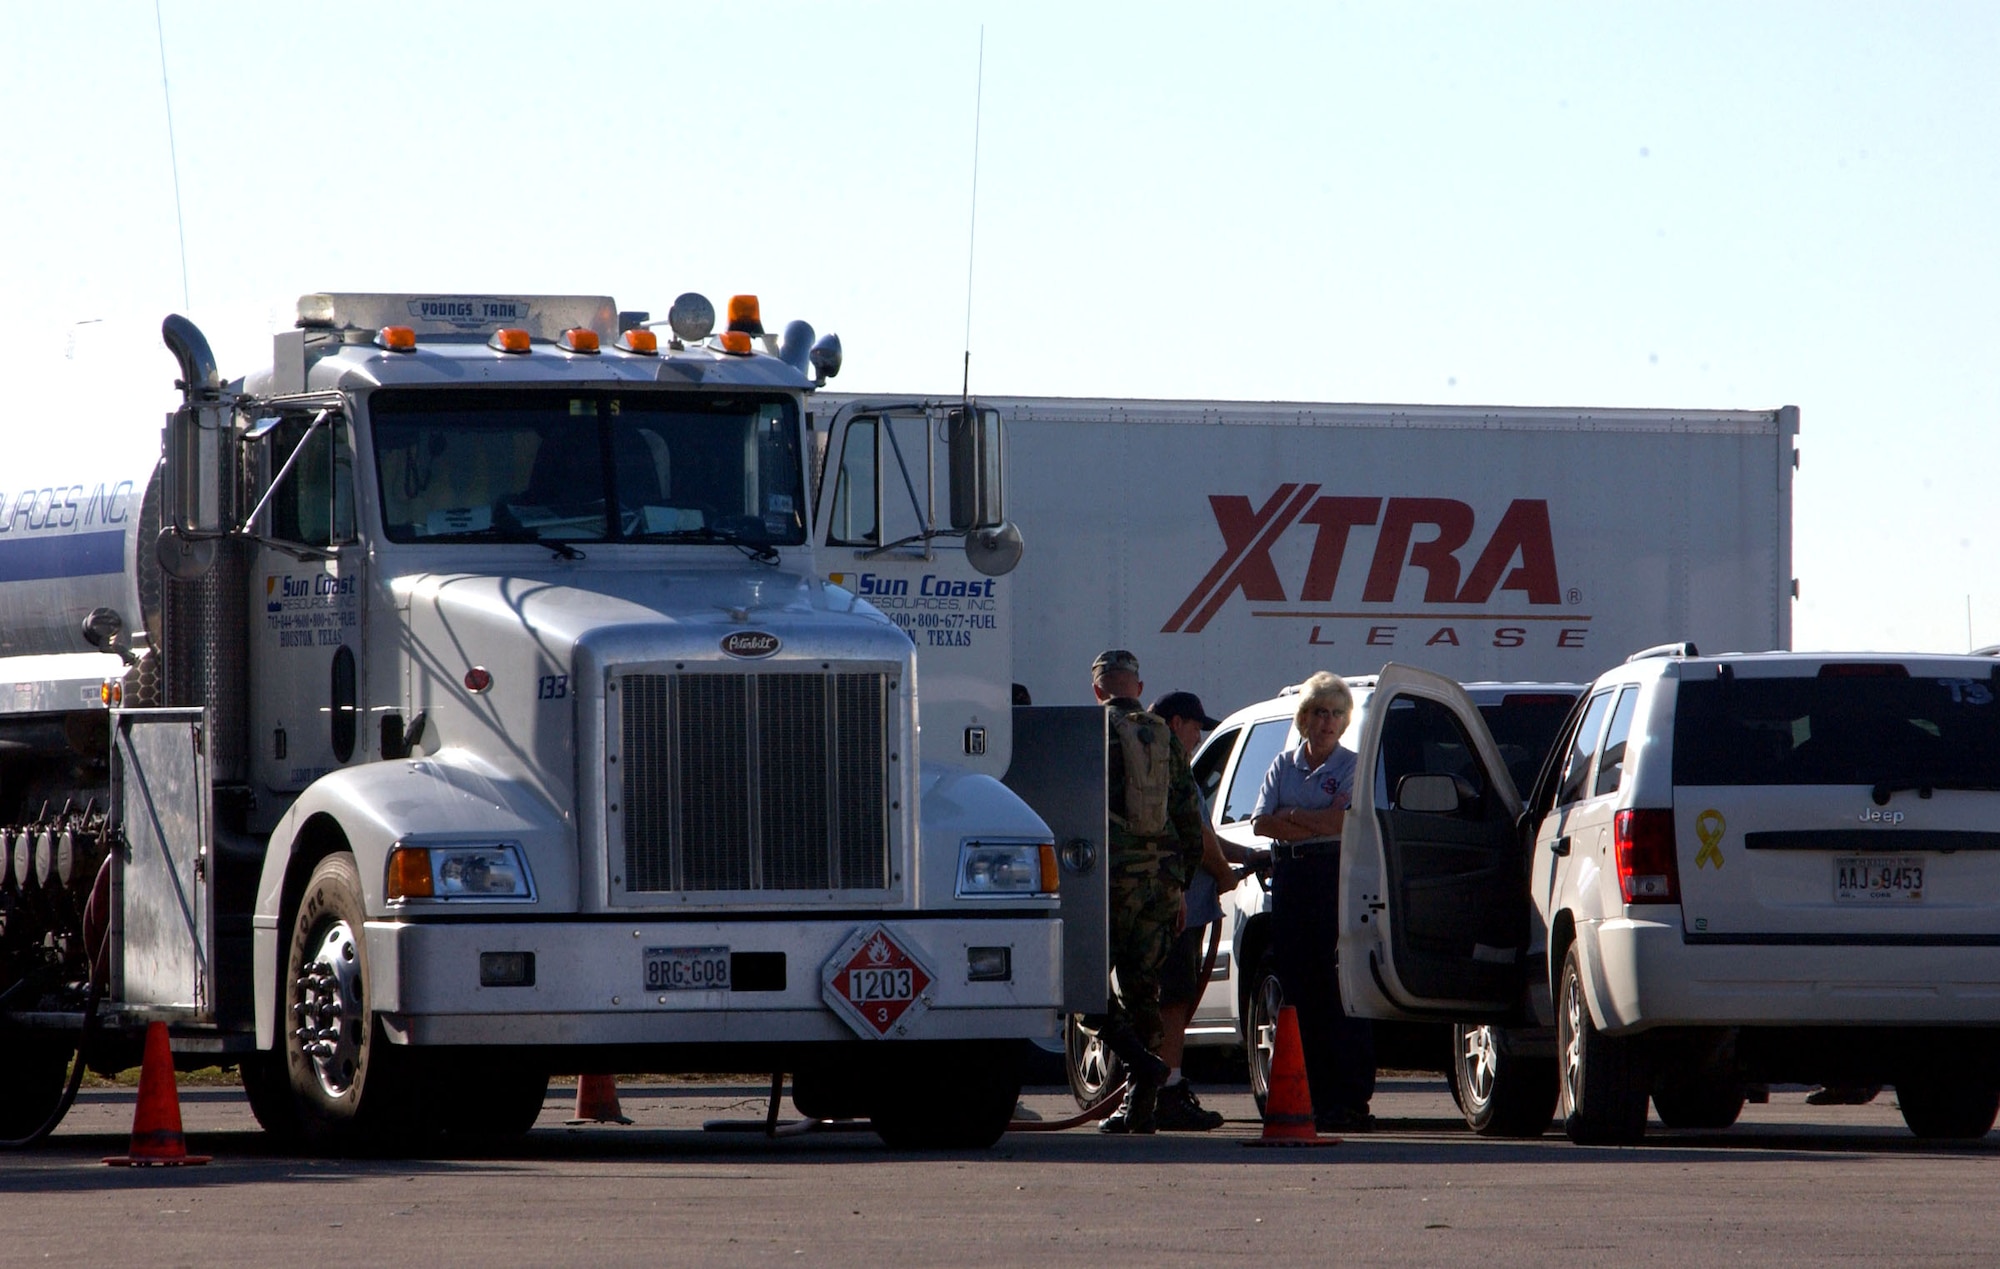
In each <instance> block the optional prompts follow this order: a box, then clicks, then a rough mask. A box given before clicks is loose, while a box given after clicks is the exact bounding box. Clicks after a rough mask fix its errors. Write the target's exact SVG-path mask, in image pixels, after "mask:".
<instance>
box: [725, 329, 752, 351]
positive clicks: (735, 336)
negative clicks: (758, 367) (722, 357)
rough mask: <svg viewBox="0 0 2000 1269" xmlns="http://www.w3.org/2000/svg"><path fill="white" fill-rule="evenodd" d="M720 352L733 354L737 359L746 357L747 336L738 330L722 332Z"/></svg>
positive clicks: (748, 337)
mask: <svg viewBox="0 0 2000 1269" xmlns="http://www.w3.org/2000/svg"><path fill="white" fill-rule="evenodd" d="M722 351H724V352H726V353H735V354H736V355H737V356H739V357H748V356H749V355H750V336H749V334H748V333H747V332H744V331H740V330H732V331H724V332H723V334H722Z"/></svg>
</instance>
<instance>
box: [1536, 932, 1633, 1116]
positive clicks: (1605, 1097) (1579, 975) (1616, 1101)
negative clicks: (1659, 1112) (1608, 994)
mask: <svg viewBox="0 0 2000 1269" xmlns="http://www.w3.org/2000/svg"><path fill="white" fill-rule="evenodd" d="M1641 1057H1642V1055H1641V1053H1640V1052H1639V1050H1638V1047H1637V1046H1636V1045H1635V1044H1634V1043H1633V1042H1632V1041H1631V1040H1630V1039H1626V1038H1621V1037H1617V1036H1608V1035H1605V1034H1604V1033H1603V1032H1601V1031H1599V1030H1598V1029H1597V1024H1596V1023H1594V1022H1592V1021H1591V1020H1590V1002H1589V1001H1587V1000H1586V999H1584V994H1583V955H1582V953H1581V951H1580V950H1579V949H1578V948H1577V946H1576V945H1575V944H1574V943H1572V944H1571V945H1570V949H1569V954H1568V956H1566V957H1565V958H1564V959H1563V977H1562V991H1561V993H1560V997H1559V999H1558V1001H1557V1003H1556V1062H1557V1067H1558V1070H1559V1071H1560V1073H1561V1076H1562V1078H1561V1079H1560V1080H1559V1081H1558V1084H1557V1088H1558V1094H1559V1096H1558V1102H1557V1108H1558V1110H1559V1112H1560V1113H1561V1115H1562V1120H1563V1131H1564V1132H1565V1133H1567V1134H1569V1139H1570V1140H1571V1141H1574V1142H1576V1143H1577V1144H1578V1145H1580V1146H1616V1145H1629V1144H1631V1143H1632V1142H1635V1141H1637V1140H1639V1139H1640V1138H1641V1137H1643V1136H1644V1135H1645V1134H1646V1093H1647V1088H1646V1082H1645V1076H1644V1068H1643V1065H1642V1062H1641Z"/></svg>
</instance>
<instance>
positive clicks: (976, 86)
mask: <svg viewBox="0 0 2000 1269" xmlns="http://www.w3.org/2000/svg"><path fill="white" fill-rule="evenodd" d="M153 2H154V3H155V4H158V3H159V0H153ZM985 95H986V24H985V23H983V22H982V23H980V25H979V71H978V74H977V75H976V77H975V78H974V80H973V89H972V215H971V219H970V223H969V224H968V225H967V227H966V231H965V376H964V378H963V379H961V380H960V381H959V387H958V395H959V397H960V398H961V399H962V400H966V401H970V400H971V399H972V249H973V247H974V245H975V244H976V243H977V242H978V240H979V107H980V105H981V103H982V101H983V99H984V97H985Z"/></svg>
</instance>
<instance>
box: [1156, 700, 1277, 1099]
mask: <svg viewBox="0 0 2000 1269" xmlns="http://www.w3.org/2000/svg"><path fill="white" fill-rule="evenodd" d="M1153 713H1155V714H1157V715H1159V716H1160V718H1161V719H1163V720H1165V722H1166V724H1167V726H1168V727H1169V728H1171V729H1172V730H1173V733H1174V739H1175V740H1178V741H1180V743H1181V747H1182V748H1183V749H1185V750H1187V751H1188V752H1189V753H1190V754H1192V753H1193V752H1194V751H1195V750H1197V749H1199V748H1200V747H1201V737H1202V733H1204V732H1210V731H1214V730H1215V729H1216V728H1217V727H1219V726H1221V725H1222V724H1221V720H1219V719H1216V718H1211V717H1210V716H1209V713H1208V711H1207V710H1206V709H1204V708H1202V704H1201V698H1200V697H1199V696H1196V695H1195V694H1194V693H1193V692H1168V693H1167V694H1166V695H1165V696H1162V697H1161V698H1160V699H1158V700H1156V701H1154V702H1153ZM1195 796H1196V797H1197V798H1201V840H1202V853H1201V867H1200V869H1198V870H1197V871H1196V873H1195V875H1194V879H1193V880H1192V881H1190V882H1189V883H1188V887H1187V896H1186V913H1187V917H1186V921H1185V923H1184V925H1183V928H1182V930H1181V932H1180V935H1179V936H1178V937H1177V938H1175V939H1174V946H1173V950H1172V951H1170V952H1168V953H1167V963H1166V967H1165V968H1164V969H1162V970H1161V971H1160V1025H1161V1027H1162V1028H1163V1029H1164V1030H1165V1033H1166V1034H1165V1038H1164V1039H1163V1040H1162V1041H1161V1044H1160V1058H1161V1060H1162V1061H1164V1062H1166V1064H1167V1065H1168V1066H1169V1067H1171V1068H1172V1069H1171V1070H1170V1071H1169V1072H1168V1074H1167V1079H1166V1083H1164V1084H1163V1085H1161V1086H1160V1096H1159V1108H1158V1109H1157V1110H1156V1111H1155V1112H1154V1119H1155V1122H1157V1123H1158V1124H1159V1126H1160V1128H1161V1129H1163V1130H1164V1131H1167V1132H1207V1131H1209V1130H1210V1129H1212V1128H1219V1127H1221V1126H1222V1116H1221V1115H1220V1114H1218V1113H1217V1112H1215V1111H1212V1110H1209V1109H1208V1108H1207V1107H1205V1106H1203V1105H1202V1104H1201V1099H1200V1098H1198V1097H1196V1096H1195V1092H1194V1086H1193V1085H1192V1084H1190V1083H1188V1082H1187V1080H1186V1079H1185V1078H1183V1077H1182V1075H1181V1054H1182V1052H1183V1050H1184V1049H1185V1047H1186V1043H1187V1029H1188V1023H1190V1022H1191V1021H1193V1020H1194V1013H1195V1010H1196V1009H1197V1008H1199V1007H1200V1005H1201V993H1202V988H1203V986H1204V985H1205V984H1203V982H1202V978H1201V967H1202V961H1203V946H1204V944H1205V942H1206V940H1207V937H1208V927H1209V925H1210V924H1211V923H1213V922H1217V921H1220V920H1222V896H1223V895H1224V894H1226V893H1228V892H1229V891H1230V890H1231V889H1233V888H1234V887H1235V885H1236V880H1237V878H1236V873H1235V872H1234V870H1232V869H1231V867H1230V864H1231V863H1232V862H1234V863H1239V864H1241V863H1254V862H1255V858H1254V857H1253V856H1263V855H1264V853H1265V852H1263V851H1255V852H1251V851H1248V850H1245V849H1244V848H1243V847H1241V846H1238V845H1236V844H1235V843H1234V842H1224V841H1222V840H1220V839H1219V838H1217V837H1216V835H1215V831H1214V830H1213V829H1212V828H1210V827H1209V822H1210V819H1211V816H1210V814H1209V806H1208V801H1207V799H1206V798H1202V794H1201V789H1200V786H1199V785H1197V786H1196V788H1195Z"/></svg>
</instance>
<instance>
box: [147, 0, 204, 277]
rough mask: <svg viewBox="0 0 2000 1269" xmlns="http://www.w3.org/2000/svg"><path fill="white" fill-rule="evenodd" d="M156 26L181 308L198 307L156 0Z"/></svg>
mask: <svg viewBox="0 0 2000 1269" xmlns="http://www.w3.org/2000/svg"><path fill="white" fill-rule="evenodd" d="M153 29H154V30H155V31H157V32H158V33H159V37H160V95H161V96H162V97H164V98H166V102H167V165H168V166H169V167H170V168H172V169H173V173H174V230H175V231H176V232H177V233H179V234H180V239H181V308H182V310H183V311H185V310H187V309H190V308H192V307H194V303H193V301H191V300H190V299H188V239H187V222H186V221H184V220H182V219H181V161H180V156H179V155H178V154H176V153H175V152H174V92H173V88H172V87H171V86H170V85H169V84H168V83H167V22H166V19H165V18H163V17H161V16H160V0H153Z"/></svg>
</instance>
